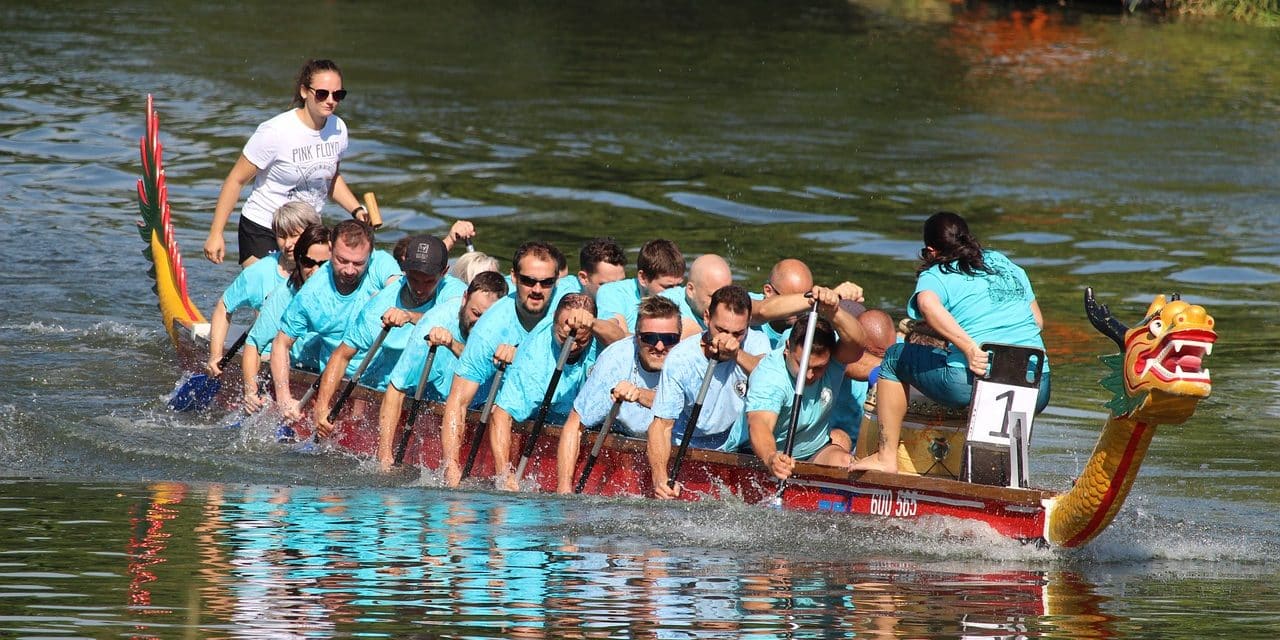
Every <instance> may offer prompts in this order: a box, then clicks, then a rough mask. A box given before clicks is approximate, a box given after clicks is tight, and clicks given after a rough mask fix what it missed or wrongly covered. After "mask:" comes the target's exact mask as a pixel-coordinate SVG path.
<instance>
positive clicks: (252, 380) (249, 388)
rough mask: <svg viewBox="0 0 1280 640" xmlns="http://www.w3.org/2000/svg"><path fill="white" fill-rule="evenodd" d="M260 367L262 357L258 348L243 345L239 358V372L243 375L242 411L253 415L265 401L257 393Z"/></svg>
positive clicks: (246, 344) (247, 344) (248, 344)
mask: <svg viewBox="0 0 1280 640" xmlns="http://www.w3.org/2000/svg"><path fill="white" fill-rule="evenodd" d="M261 367H262V355H261V354H260V353H258V348H257V347H255V346H253V345H252V344H250V343H247V342H246V343H245V345H244V354H243V355H242V356H241V357H240V371H241V372H242V373H243V376H242V378H241V379H242V380H243V383H244V410H245V411H246V412H248V413H254V412H256V411H257V410H258V409H261V408H262V405H263V404H265V403H266V399H265V398H263V397H262V396H261V395H260V394H259V393H258V370H259V369H260V368H261Z"/></svg>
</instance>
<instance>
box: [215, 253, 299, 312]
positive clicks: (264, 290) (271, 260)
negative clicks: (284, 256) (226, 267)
mask: <svg viewBox="0 0 1280 640" xmlns="http://www.w3.org/2000/svg"><path fill="white" fill-rule="evenodd" d="M288 279H289V278H288V276H282V275H280V254H279V253H276V252H274V251H273V252H271V253H268V254H267V255H265V256H263V257H262V258H260V259H258V261H257V262H254V263H253V264H251V265H249V266H248V267H245V269H244V271H241V272H240V275H238V276H236V279H235V280H232V281H231V286H229V287H227V290H226V291H223V292H222V306H223V307H226V309H227V313H234V312H235V311H236V310H238V309H242V308H244V307H248V308H250V309H254V310H258V309H261V308H262V303H263V301H264V300H266V299H267V294H269V293H271V292H272V291H275V289H276V287H278V286H280V285H282V284H284V283H285V281H286V280H288Z"/></svg>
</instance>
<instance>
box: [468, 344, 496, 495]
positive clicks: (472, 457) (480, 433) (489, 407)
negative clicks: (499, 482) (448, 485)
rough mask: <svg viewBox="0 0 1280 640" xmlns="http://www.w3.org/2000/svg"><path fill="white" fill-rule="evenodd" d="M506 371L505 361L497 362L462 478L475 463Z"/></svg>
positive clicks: (469, 471)
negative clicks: (496, 370)
mask: <svg viewBox="0 0 1280 640" xmlns="http://www.w3.org/2000/svg"><path fill="white" fill-rule="evenodd" d="M506 372H507V363H505V362H499V363H498V372H497V373H495V374H493V383H492V384H490V385H489V397H488V398H486V399H485V401H484V409H482V410H481V411H480V426H478V427H476V437H475V441H474V442H472V444H471V451H470V453H468V454H467V464H466V466H464V467H462V479H463V480H466V479H467V476H469V475H471V467H472V466H474V465H475V463H476V454H478V453H480V445H481V444H483V442H484V433H485V431H486V430H487V429H488V428H489V412H490V411H493V401H494V400H495V399H496V398H497V397H498V387H500V386H502V376H503V374H505V373H506Z"/></svg>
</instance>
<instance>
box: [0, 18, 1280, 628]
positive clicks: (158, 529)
mask: <svg viewBox="0 0 1280 640" xmlns="http://www.w3.org/2000/svg"><path fill="white" fill-rule="evenodd" d="M1105 6H1106V7H1107V8H1108V10H1109V8H1110V7H1109V5H1105ZM0 23H2V24H3V25H4V28H3V29H2V30H0V78H3V80H4V83H3V86H2V88H0V220H3V222H4V225H5V231H6V233H5V234H4V236H3V238H4V239H3V240H0V243H3V244H0V250H2V255H3V256H4V259H5V263H6V264H7V265H8V269H7V273H6V276H7V277H5V278H3V279H0V300H2V301H3V304H0V474H4V475H6V476H8V477H10V478H13V479H14V480H13V482H12V483H9V484H4V485H0V636H27V635H33V636H45V635H49V634H58V635H64V636H76V635H79V636H91V637H119V636H121V635H135V634H136V635H138V636H142V637H148V636H158V637H230V636H242V637H265V636H271V635H277V636H285V635H289V634H293V635H304V634H306V635H312V636H329V635H340V636H351V635H356V634H390V635H395V636H405V635H408V634H414V633H418V634H422V635H424V636H426V635H431V634H448V635H471V636H483V637H491V636H492V637H538V636H547V637H564V636H567V635H575V634H577V635H588V636H590V637H738V636H743V635H754V636H756V637H773V636H779V635H783V636H785V635H787V634H791V635H793V636H796V637H841V636H846V635H854V634H856V635H862V636H865V635H873V634H874V633H877V632H883V633H885V634H889V635H897V636H904V637H928V638H955V637H961V636H962V635H967V636H1005V637H1015V636H1018V635H1019V634H1022V635H1027V636H1049V637H1064V638H1065V637H1137V638H1165V637H1176V636H1182V637H1194V636H1203V635H1206V634H1222V635H1229V636H1235V637H1271V636H1273V635H1275V633H1274V630H1275V629H1276V628H1277V627H1278V626H1280V619H1278V618H1277V617H1276V616H1275V615H1274V614H1271V613H1267V612H1270V611H1275V610H1276V609H1277V608H1278V607H1277V604H1278V601H1280V597H1277V592H1276V590H1275V586H1274V585H1275V584H1276V583H1277V577H1278V576H1277V573H1278V572H1277V565H1276V564H1275V561H1274V559H1273V558H1274V557H1275V556H1276V554H1277V551H1280V534H1277V533H1276V531H1277V529H1278V526H1280V517H1278V516H1277V508H1278V507H1280V453H1278V447H1277V445H1278V444H1280V437H1278V436H1277V435H1276V433H1277V430H1276V426H1277V416H1280V405H1278V403H1277V401H1276V399H1275V398H1276V393H1277V387H1278V385H1277V383H1276V381H1275V380H1276V371H1277V364H1276V357H1275V356H1276V353H1277V349H1276V347H1275V345H1276V343H1277V340H1278V339H1280V330H1277V329H1276V328H1275V326H1276V323H1275V321H1274V318H1275V315H1276V312H1277V310H1278V307H1280V295H1278V294H1280V286H1278V283H1280V258H1277V249H1280V196H1277V190H1276V185H1277V182H1278V180H1280V159H1278V156H1277V151H1278V150H1280V144H1278V143H1280V134H1277V132H1276V127H1275V122H1276V121H1277V116H1280V98H1277V96H1280V67H1278V66H1277V65H1276V64H1275V60H1276V59H1277V54H1280V34H1277V33H1276V32H1274V31H1267V30H1260V29H1254V28H1249V27H1243V26H1238V25H1234V24H1230V23H1204V22H1188V21H1179V20H1169V19H1161V20H1157V19H1152V18H1148V17H1145V16H1142V15H1136V16H1129V15H1123V14H1120V13H1106V12H1103V13H1089V12H1087V11H1084V10H1082V9H1080V8H1078V7H1075V6H1069V7H1067V8H1059V7H1044V8H1037V7H1036V6H1035V5H1030V4H1020V5H1010V4H1000V3H994V4H986V3H969V4H957V5H952V4H950V3H947V2H910V3H894V2H869V3H865V4H864V3H847V4H846V3H835V2H831V3H772V2H742V3H725V4H711V3H693V2H690V3H671V2H631V3H618V2H594V3H587V2H583V3H571V2H554V3H553V2H543V3H515V2H492V3H409V2H405V3H376V4H375V3H345V2H321V3H312V4H311V5H308V6H306V7H305V8H297V7H292V8H291V7H280V8H275V7H270V6H265V5H264V6H257V5H253V6H248V7H238V8H222V7H218V6H216V5H211V4H207V3H190V2H169V3H163V4H162V3H155V4H151V3H129V4H125V3H117V6H116V7H114V8H110V9H104V8H103V7H102V6H100V5H98V4H96V3H77V2H64V3H57V4H49V5H46V4H35V5H32V6H28V7H21V6H16V5H14V4H12V3H11V4H9V5H5V6H3V7H0ZM309 56H329V57H333V58H334V59H336V60H337V61H338V62H339V63H340V64H341V65H342V66H343V69H344V72H345V77H344V80H345V85H346V88H347V89H348V90H350V92H351V95H350V96H349V98H348V99H347V101H346V102H344V103H343V104H342V107H341V110H340V113H341V115H342V116H343V118H344V119H345V120H346V121H347V123H348V124H349V125H350V127H351V130H352V146H351V150H350V152H349V154H348V156H347V159H346V161H345V162H344V163H343V173H344V175H345V176H346V177H347V180H348V181H349V182H350V183H351V184H352V185H353V187H354V188H355V189H356V190H357V191H365V190H373V191H376V192H377V194H378V197H379V202H380V203H381V205H382V211H383V214H384V217H385V218H386V220H387V227H385V230H384V231H383V232H381V233H380V234H379V243H380V244H382V245H384V246H389V245H390V243H392V242H394V241H395V240H396V239H398V238H399V237H401V236H402V235H403V234H404V233H407V232H413V231H419V230H427V231H435V230H442V229H443V228H444V227H445V225H446V224H448V222H450V221H452V220H453V219H456V218H466V219H470V220H472V221H474V222H475V223H476V225H477V227H478V229H479V233H480V235H479V237H478V238H477V241H476V244H477V246H478V247H479V248H480V249H481V250H484V251H488V252H491V253H494V254H496V255H498V256H500V257H503V256H509V255H510V253H511V251H512V250H513V249H514V247H515V246H516V245H517V244H519V243H520V242H522V241H524V240H526V239H531V238H544V239H550V240H553V241H555V242H557V243H560V244H561V245H562V246H563V247H565V248H566V249H567V250H568V252H569V253H571V254H573V253H576V246H577V244H578V243H579V242H580V241H581V240H582V239H584V238H588V237H592V236H595V235H601V234H611V235H613V236H615V237H617V238H618V239H619V240H620V241H621V242H622V243H623V245H624V246H626V247H628V248H630V249H634V248H635V247H638V246H639V245H640V244H641V243H643V242H644V241H645V240H647V239H649V238H651V237H655V236H664V237H670V238H674V239H676V240H677V241H678V242H679V243H680V246H681V248H682V249H684V251H685V252H686V254H688V255H696V254H700V253H704V252H717V253H721V254H723V255H725V256H726V257H728V258H729V260H730V261H731V262H732V264H733V266H734V268H735V272H736V274H737V275H738V277H739V278H740V281H741V282H742V283H743V284H744V285H747V286H749V287H750V288H758V287H759V286H760V285H761V284H762V283H763V280H764V277H765V274H766V273H767V270H768V268H769V267H770V266H771V265H772V264H773V263H774V262H775V261H776V260H778V259H779V258H782V257H787V256H798V257H802V258H803V259H805V260H806V261H808V262H809V263H810V264H811V265H812V266H813V268H814V270H815V272H816V273H817V275H818V278H819V280H821V281H826V282H835V281H839V280H843V279H852V280H855V281H857V282H859V283H860V284H862V285H863V286H864V287H865V288H866V290H867V297H868V300H869V303H870V304H872V305H875V306H880V307H883V308H885V309H887V310H889V311H890V312H892V313H894V314H895V315H900V314H901V306H902V303H903V301H904V300H905V298H906V296H907V295H908V294H909V293H910V291H911V289H912V282H913V272H914V262H913V261H912V257H913V256H914V255H915V252H916V251H917V250H918V248H919V245H920V241H919V227H920V223H921V222H922V221H923V219H924V218H925V217H926V216H927V215H928V214H929V213H931V212H933V211H935V210H938V209H943V208H945V209H951V210H955V211H958V212H960V213H962V214H964V215H965V216H967V217H968V218H969V220H970V222H971V224H972V225H973V226H974V228H975V230H976V231H977V232H978V234H979V235H980V236H981V237H982V238H983V239H984V241H985V242H986V244H988V245H989V246H992V247H994V248H998V249H1000V250H1002V251H1005V252H1006V253H1008V254H1010V255H1011V256H1012V257H1013V258H1014V259H1015V260H1016V261H1017V262H1019V263H1020V264H1022V265H1024V266H1025V267H1026V268H1027V270H1028V273H1029V275H1030V276H1031V279H1032V282H1033V284H1034V286H1035V288H1036V293H1037V296H1038V299H1039V301H1040V304H1041V306H1042V308H1043V309H1044V311H1045V315H1046V320H1047V339H1048V342H1049V346H1050V351H1051V358H1052V359H1053V361H1054V371H1055V373H1054V383H1055V394H1054V398H1053V403H1052V406H1051V407H1050V409H1049V411H1048V412H1047V413H1046V414H1044V415H1043V416H1041V418H1040V419H1039V420H1038V421H1037V424H1036V436H1035V442H1034V445H1033V449H1034V453H1035V460H1034V466H1033V474H1034V476H1035V477H1036V479H1037V483H1038V484H1042V485H1044V486H1049V487H1056V488H1064V487H1066V486H1068V485H1069V483H1070V479H1071V478H1072V477H1073V476H1074V475H1075V474H1076V473H1077V472H1078V471H1079V469H1080V467H1081V465H1082V464H1083V460H1084V459H1085V457H1086V456H1087V455H1088V453H1089V450H1090V449H1091V447H1092V444H1093V442H1094V440H1095V438H1096V432H1097V428H1098V426H1099V425H1101V423H1102V421H1103V414H1102V413H1101V411H1100V410H1099V406H1100V403H1101V402H1102V400H1103V396H1102V392H1101V390H1100V389H1098V388H1097V387H1096V386H1095V385H1094V380H1096V379H1097V378H1098V377H1100V375H1101V369H1100V368H1099V366H1098V364H1097V363H1096V359H1095V358H1096V356H1097V355H1100V354H1102V353H1106V352H1107V351H1108V350H1109V346H1108V343H1107V342H1106V341H1105V340H1104V339H1102V338H1101V337H1099V336H1096V335H1095V334H1094V333H1093V331H1092V329H1090V328H1089V327H1088V325H1087V323H1086V322H1085V320H1084V316H1083V313H1082V311H1081V307H1080V297H1081V294H1082V291H1083V288H1084V287H1085V286H1093V287H1094V288H1095V289H1096V290H1097V291H1098V292H1099V296H1100V297H1101V298H1102V299H1103V301H1104V302H1108V303H1109V304H1111V306H1112V308H1113V309H1114V310H1115V311H1116V312H1117V314H1118V315H1119V317H1120V319H1121V320H1123V321H1125V322H1134V321H1136V320H1138V319H1139V317H1140V316H1141V315H1142V313H1143V312H1144V311H1145V309H1146V305H1147V303H1148V302H1149V301H1150V299H1151V297H1152V296H1153V295H1154V294H1155V293H1158V292H1169V291H1174V290H1177V291H1180V292H1182V294H1183V295H1184V296H1185V297H1186V298H1187V299H1189V300H1191V301H1193V302H1197V303H1200V304H1204V305H1205V306H1206V307H1208V308H1209V310H1210V312H1211V313H1213V314H1214V315H1215V317H1216V318H1217V321H1218V327H1219V331H1220V334H1221V337H1220V341H1219V343H1218V345H1217V346H1216V347H1215V350H1214V354H1213V356H1212V357H1211V358H1210V360H1209V361H1208V363H1207V364H1208V366H1209V368H1210V369H1211V370H1212V371H1213V376H1214V380H1215V389H1214V395H1213V397H1212V398H1211V399H1209V400H1208V401H1206V402H1205V403H1203V404H1202V405H1201V407H1200V410H1199V412H1198V414H1197V415H1196V417H1195V418H1194V419H1193V420H1192V421H1191V422H1189V423H1188V424H1187V425H1184V426H1179V427H1166V428H1162V429H1161V430H1160V432H1159V434H1158V436H1157V439H1156V441H1155V442H1154V444H1153V446H1152V452H1151V455H1150V457H1149V458H1148V460H1147V463H1146V466H1145V467H1144V471H1143V475H1142V476H1141V477H1140V478H1139V480H1138V482H1137V484H1136V485H1135V489H1134V495H1133V497H1132V498H1131V500H1130V502H1129V504H1127V505H1126V507H1125V510H1124V511H1123V512H1122V513H1121V514H1120V516H1119V518H1118V519H1117V522H1116V524H1115V525H1114V526H1113V528H1112V529H1110V530H1109V531H1108V532H1107V533H1106V534H1104V536H1103V537H1102V538H1101V539H1100V540H1099V541H1098V543H1097V544H1096V545H1094V546H1093V547H1090V548H1089V549H1088V550H1086V551H1085V552H1084V553H1080V554H1057V553H1051V552H1041V551H1036V550H1033V549H1025V548H1022V547H1019V546H1017V544H1016V543H1013V542H1009V541H1006V540H1003V539H1000V538H997V537H994V536H992V535H990V534H989V533H986V532H983V531H980V530H977V531H975V530H970V529H968V528H966V527H958V526H956V525H955V523H947V522H923V523H918V524H916V525H901V526H885V525H882V524H877V523H867V522H853V523H846V522H843V521H836V520H832V519H829V518H815V517H811V516H803V515H794V514H783V515H779V514H772V513H762V512H761V511H760V510H758V509H755V508H751V507H748V506H744V505H694V506H684V505H677V506H669V505H659V504H654V503H651V502H622V503H614V502H596V501H582V500H559V499H547V498H541V497H514V496H503V495H496V494H489V493H485V492H482V491H475V490H472V491H466V492H447V491H441V490H438V489H435V488H433V487H432V485H433V482H434V481H433V479H431V478H429V477H428V478H422V479H418V478H409V477H403V476H401V477H390V478H387V477H380V476H378V475H377V474H376V473H375V472H374V471H373V470H372V469H371V466H370V465H368V464H367V463H364V462H361V461H356V460H351V459H347V458H343V457H341V456H336V455H333V456H318V457H317V456H297V455H284V454H282V452H281V451H280V450H278V449H277V448H276V447H275V446H274V445H273V444H272V443H271V442H270V438H269V437H268V434H267V432H266V431H269V429H267V430H264V429H265V427H264V428H257V427H255V426H253V425H251V426H250V428H246V429H242V430H238V431H237V430H227V429H224V428H223V427H222V426H221V421H222V417H221V416H206V417H203V418H190V417H186V416H183V417H175V416H172V415H170V414H168V413H167V412H166V411H165V410H164V408H163V404H162V401H161V400H160V398H161V397H162V396H163V395H164V394H165V393H166V392H167V391H168V390H169V388H170V387H171V385H172V383H173V380H174V378H175V377H176V373H177V370H176V367H175V365H174V363H173V358H172V354H171V353H170V349H169V347H168V344H167V339H166V338H165V336H164V334H163V332H162V331H161V330H160V326H159V324H160V323H159V322H158V317H157V315H158V314H156V313H155V299H154V296H153V294H152V293H151V292H150V290H149V289H150V284H149V282H148V281H147V280H146V278H145V277H144V274H145V269H146V267H147V263H146V262H145V260H144V259H143V258H142V257H141V256H140V255H139V249H140V248H141V243H140V242H139V240H138V237H137V235H136V234H135V233H134V231H133V230H132V225H133V220H134V218H135V217H136V204H135V201H134V195H133V189H134V181H135V180H136V176H137V173H138V160H137V150H136V145H137V139H138V137H139V136H140V135H141V133H142V122H143V104H144V101H145V96H146V95H147V94H148V93H150V94H154V95H155V98H156V104H157V109H158V111H159V113H160V117H161V133H162V140H163V141H164V144H165V146H166V161H167V167H168V179H169V185H170V198H171V201H172V203H173V208H174V212H175V216H176V218H177V227H178V239H179V242H180V243H181V245H182V246H183V248H184V249H185V253H186V254H187V266H188V270H189V276H190V280H191V287H192V292H193V296H194V297H195V298H196V300H197V302H198V303H200V304H201V306H202V307H203V308H205V309H208V308H210V307H211V306H212V304H213V302H214V300H215V296H216V295H218V293H219V292H220V291H221V289H222V287H224V286H225V284H226V283H227V282H229V281H230V279H231V278H232V277H233V275H234V273H235V270H234V267H232V266H230V265H223V266H219V267H214V266H212V265H209V264H208V263H207V262H204V261H203V260H201V259H200V257H199V248H200V246H201V244H202V241H203V237H204V234H205V232H206V230H207V228H208V221H209V219H210V216H211V213H212V208H213V203H214V200H215V199H216V197H217V192H218V188H219V186H220V185H221V182H222V179H223V178H224V177H225V175H226V173H227V171H228V169H229V168H230V166H231V164H232V163H233V162H234V161H235V158H236V155H237V154H238V153H239V150H240V147H241V146H242V145H243V144H244V141H245V140H246V139H247V138H248V136H249V135H250V134H251V133H252V131H253V128H254V127H255V126H256V125H257V124H258V123H259V122H261V121H263V120H265V119H267V118H269V117H271V116H272V115H275V114H276V113H279V112H280V111H283V110H284V109H285V108H287V106H288V99H289V94H290V84H291V81H292V76H293V74H294V73H296V71H297V68H298V66H299V65H300V64H301V62H302V60H303V59H305V58H306V57H309ZM325 213H326V216H327V218H328V219H330V220H336V219H337V211H336V210H335V209H334V208H333V207H331V208H330V209H329V210H327V211H326V212H325ZM27 477H39V478H42V479H43V480H40V481H35V482H31V481H24V480H21V478H27ZM169 481H172V482H178V483H183V484H176V485H170V484H155V483H157V482H169ZM282 485H292V488H282Z"/></svg>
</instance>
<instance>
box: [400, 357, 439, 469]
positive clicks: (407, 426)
mask: <svg viewBox="0 0 1280 640" xmlns="http://www.w3.org/2000/svg"><path fill="white" fill-rule="evenodd" d="M424 339H425V338H424ZM439 346H440V345H438V344H433V345H431V348H430V349H427V362H426V364H424V365H422V373H421V374H419V375H418V387H417V389H416V390H414V392H413V406H412V407H409V418H408V419H407V420H405V421H404V431H403V432H402V433H401V434H400V442H398V443H396V454H395V464H396V465H397V466H399V465H400V464H402V463H403V462H404V452H405V449H407V448H408V447H409V437H410V436H412V435H413V423H415V422H417V421H418V411H419V408H420V407H421V406H422V391H423V389H425V388H426V386H427V376H429V375H430V374H431V365H433V364H435V361H436V347H439Z"/></svg>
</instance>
